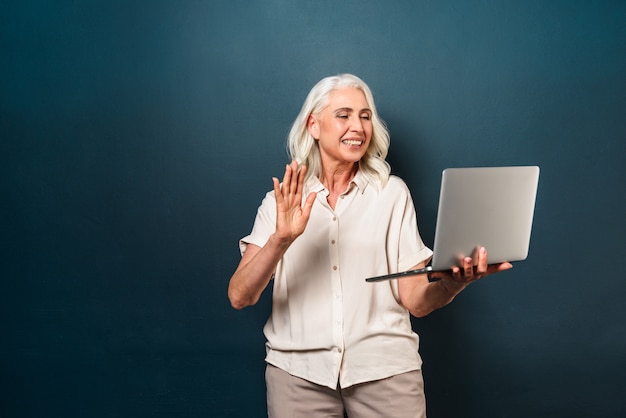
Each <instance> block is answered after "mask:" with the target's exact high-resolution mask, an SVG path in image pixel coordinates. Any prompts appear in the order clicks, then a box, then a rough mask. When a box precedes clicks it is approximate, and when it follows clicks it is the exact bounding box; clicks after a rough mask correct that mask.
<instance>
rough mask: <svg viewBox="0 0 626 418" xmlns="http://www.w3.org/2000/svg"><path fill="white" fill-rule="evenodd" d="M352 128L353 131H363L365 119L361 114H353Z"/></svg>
mask: <svg viewBox="0 0 626 418" xmlns="http://www.w3.org/2000/svg"><path fill="white" fill-rule="evenodd" d="M350 120H351V123H350V130H351V131H353V132H363V131H364V129H363V121H362V120H361V117H360V116H359V115H353V116H352V117H351V118H350Z"/></svg>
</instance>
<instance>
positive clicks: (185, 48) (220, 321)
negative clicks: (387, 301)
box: [0, 0, 626, 418]
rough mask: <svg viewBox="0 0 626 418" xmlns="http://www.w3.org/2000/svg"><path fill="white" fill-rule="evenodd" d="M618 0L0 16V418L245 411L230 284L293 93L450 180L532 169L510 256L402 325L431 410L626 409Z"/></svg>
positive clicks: (420, 205)
mask: <svg viewBox="0 0 626 418" xmlns="http://www.w3.org/2000/svg"><path fill="white" fill-rule="evenodd" d="M625 22H626V2H623V1H609V0H600V1H582V0H581V1H575V0H569V1H566V0H560V1H559V0H553V1H545V0H526V1H521V0H520V1H513V0H504V1H488V0H482V1H478V0H476V1H461V0H442V1H408V0H406V1H401V0H395V1H394V0H392V1H388V2H382V1H369V0H360V1H353V0H346V1H327V0H318V1H286V0H266V1H200V0H196V1H191V0H183V1H145V0H136V1H118V0H108V1H95V0H94V1H80V0H76V1H61V0H60V1H43V0H42V1H4V2H2V3H1V4H0V52H1V55H0V57H1V58H0V59H1V65H0V137H1V152H0V196H1V199H0V216H1V220H2V223H1V230H0V257H1V259H0V261H1V262H0V277H1V283H2V291H1V292H0V314H1V316H0V318H1V321H2V322H1V329H2V334H3V335H2V343H1V344H0V385H1V387H0V389H1V390H0V415H2V416H3V417H51V416H63V417H200V416H202V417H207V416H210V417H260V416H264V414H265V387H264V380H263V370H264V364H263V356H264V347H263V343H264V338H263V335H262V331H261V328H262V326H263V323H264V321H265V319H266V317H267V315H268V313H269V294H268V292H266V294H264V296H263V298H262V300H261V301H260V303H259V304H258V305H256V306H254V307H251V308H247V309H245V310H243V311H235V310H233V309H232V308H230V306H229V303H228V300H227V297H226V288H227V283H228V280H229V278H230V275H231V274H232V272H233V271H234V269H235V267H236V265H237V263H238V261H239V253H238V248H237V241H238V239H239V238H240V237H242V236H244V235H246V234H247V233H248V232H249V230H250V228H251V226H252V222H253V220H254V216H255V213H256V208H257V206H258V205H259V203H260V201H261V198H262V197H263V195H264V193H265V192H266V191H267V190H269V189H270V188H271V177H272V176H280V175H281V174H282V171H283V168H284V163H285V162H286V161H287V154H286V152H285V138H286V134H287V131H288V129H289V126H290V123H291V122H292V121H293V119H294V118H295V116H296V114H297V112H298V110H299V108H300V106H301V104H302V101H303V100H304V97H305V95H306V93H307V92H308V90H309V89H310V88H311V87H312V86H313V84H314V83H315V82H317V81H318V80H319V79H321V78H322V77H325V76H327V75H332V74H336V73H339V72H352V73H355V74H357V75H359V76H360V77H362V78H363V79H364V80H365V81H366V82H367V83H368V84H369V85H370V87H371V88H372V90H373V92H374V95H375V97H376V99H377V106H378V108H379V112H380V114H381V116H382V117H383V118H384V119H385V120H386V121H387V124H388V126H389V128H390V131H391V134H392V146H391V150H390V156H389V160H390V162H391V164H392V166H393V170H394V172H395V173H397V174H399V175H400V176H402V178H404V179H405V181H406V182H407V184H408V185H409V187H410V189H411V191H412V193H413V197H414V201H415V205H416V208H417V210H418V217H419V222H420V228H421V233H422V236H423V238H424V240H425V241H426V242H427V243H428V244H429V245H432V237H433V236H434V225H435V217H436V206H437V197H438V187H439V179H440V175H441V170H442V169H444V168H446V167H459V166H481V165H489V166H491V165H526V164H532V165H535V164H536V165H539V166H540V167H541V177H540V187H539V192H538V197H537V205H536V212H535V220H534V229H533V235H532V240H531V248H530V254H529V257H528V259H527V260H526V261H525V262H522V263H517V264H516V265H515V267H514V269H513V270H512V271H511V272H507V273H503V274H501V275H499V276H495V277H492V278H488V279H485V280H484V281H481V282H479V283H476V284H475V285H472V286H471V287H470V288H468V289H467V290H466V292H465V293H463V294H462V295H460V296H459V297H458V298H457V300H456V301H455V302H454V303H453V304H452V305H450V306H448V307H446V308H444V309H442V310H440V311H437V312H435V313H433V314H431V315H430V316H428V317H426V318H423V319H419V320H415V321H414V328H415V330H416V331H417V332H418V333H419V334H420V335H421V337H422V347H421V353H422V356H423V358H424V375H425V379H426V393H427V399H428V410H429V414H430V416H432V417H520V418H521V417H524V418H526V417H585V418H587V417H618V416H626V402H625V401H624V397H623V396H624V392H625V390H626V325H625V322H626V321H625V319H626V304H625V303H624V296H625V295H626V268H625V267H624V259H625V256H626V251H625V250H626V247H625V244H624V236H625V235H626V222H625V214H624V207H625V199H624V196H625V193H624V192H625V186H624V184H625V181H626V173H625V166H626V164H625V158H624V156H625V141H626V123H625V122H624V120H625V116H626V25H625Z"/></svg>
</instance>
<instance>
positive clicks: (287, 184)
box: [282, 164, 291, 196]
mask: <svg viewBox="0 0 626 418" xmlns="http://www.w3.org/2000/svg"><path fill="white" fill-rule="evenodd" d="M290 187H291V166H290V165H289V164H287V165H286V166H285V175H284V177H283V188H282V192H283V196H287V195H289V188H290Z"/></svg>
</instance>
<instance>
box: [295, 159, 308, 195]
mask: <svg viewBox="0 0 626 418" xmlns="http://www.w3.org/2000/svg"><path fill="white" fill-rule="evenodd" d="M305 176H306V165H303V166H302V167H301V168H300V173H299V174H298V189H297V191H296V194H297V195H298V196H299V197H300V198H301V197H302V191H303V189H304V178H305Z"/></svg>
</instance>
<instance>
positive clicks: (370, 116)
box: [361, 113, 372, 120]
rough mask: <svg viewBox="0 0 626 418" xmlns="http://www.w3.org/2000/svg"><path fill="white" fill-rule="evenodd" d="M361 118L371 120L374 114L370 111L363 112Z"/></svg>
mask: <svg viewBox="0 0 626 418" xmlns="http://www.w3.org/2000/svg"><path fill="white" fill-rule="evenodd" d="M361 119H365V120H370V119H372V115H370V114H369V113H362V114H361Z"/></svg>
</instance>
